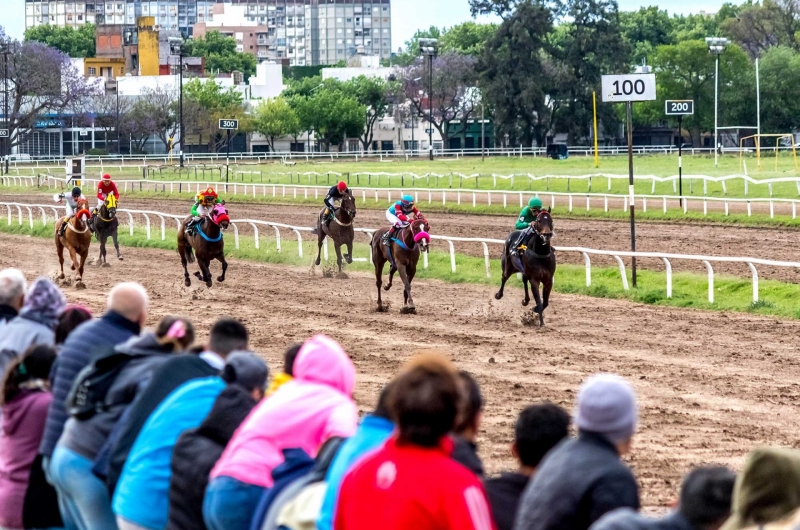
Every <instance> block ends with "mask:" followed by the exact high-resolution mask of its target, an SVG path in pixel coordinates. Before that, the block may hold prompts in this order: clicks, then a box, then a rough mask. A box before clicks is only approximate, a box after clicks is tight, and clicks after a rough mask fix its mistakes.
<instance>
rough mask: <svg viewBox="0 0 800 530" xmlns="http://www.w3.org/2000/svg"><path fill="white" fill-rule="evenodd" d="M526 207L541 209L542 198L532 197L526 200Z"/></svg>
mask: <svg viewBox="0 0 800 530" xmlns="http://www.w3.org/2000/svg"><path fill="white" fill-rule="evenodd" d="M528 207H529V208H539V209H540V210H541V209H542V199H540V198H539V197H534V198H532V199H531V200H529V201H528Z"/></svg>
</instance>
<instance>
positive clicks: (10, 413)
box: [3, 390, 46, 436]
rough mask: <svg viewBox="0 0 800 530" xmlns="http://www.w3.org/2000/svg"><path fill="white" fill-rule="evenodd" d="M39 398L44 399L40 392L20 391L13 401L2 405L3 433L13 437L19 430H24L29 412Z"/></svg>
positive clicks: (28, 419) (42, 393)
mask: <svg viewBox="0 0 800 530" xmlns="http://www.w3.org/2000/svg"><path fill="white" fill-rule="evenodd" d="M40 395H41V396H40ZM40 397H41V398H44V397H46V396H45V393H44V392H42V391H40V390H22V391H21V392H20V393H19V394H18V395H17V396H16V397H15V398H14V399H12V400H11V401H10V402H8V403H6V404H5V405H3V433H4V434H6V435H7V436H13V435H15V434H16V433H18V432H19V431H20V429H24V428H25V427H26V424H28V423H29V422H30V416H29V412H30V410H31V408H32V407H33V406H34V404H35V403H36V400H37V398H40Z"/></svg>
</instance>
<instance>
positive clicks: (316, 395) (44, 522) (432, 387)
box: [0, 269, 800, 530]
mask: <svg viewBox="0 0 800 530" xmlns="http://www.w3.org/2000/svg"><path fill="white" fill-rule="evenodd" d="M148 310H149V298H148V293H147V292H146V290H145V289H144V288H143V287H142V286H141V285H139V284H136V283H121V284H118V285H116V286H115V287H114V288H113V289H111V291H110V292H109V294H108V300H107V307H106V310H105V312H104V313H103V314H102V315H101V316H94V315H92V313H91V312H90V311H89V310H88V309H87V308H84V307H81V306H78V305H69V304H68V303H67V300H66V298H65V296H64V295H63V293H62V292H61V291H60V290H59V288H58V287H57V286H56V285H55V284H54V283H53V282H51V281H50V280H49V279H47V278H38V279H36V280H34V281H33V282H32V283H31V284H30V285H28V284H27V281H26V278H25V277H24V275H23V274H22V273H21V272H19V271H17V270H14V269H5V270H2V271H0V370H2V374H3V384H2V391H1V392H0V422H1V423H0V427H1V428H2V432H1V433H0V530H19V529H40V530H45V529H56V528H66V529H68V530H142V529H143V530H163V529H169V530H203V529H209V530H261V529H270V530H272V529H275V530H277V529H287V530H311V529H319V530H367V529H377V530H395V529H396V530H409V529H414V530H417V529H419V530H428V529H430V530H434V529H441V530H450V529H452V530H461V529H464V530H469V529H474V530H494V529H496V530H589V529H591V530H719V529H722V530H743V529H753V530H756V529H764V530H791V529H796V528H800V452H798V451H796V450H792V449H782V448H760V449H757V450H755V451H753V452H752V453H751V454H750V456H749V457H748V459H747V462H746V463H745V465H744V468H743V470H742V471H741V472H740V473H739V475H738V477H737V476H736V475H735V474H734V472H733V471H731V470H730V469H728V468H725V467H719V466H706V467H698V468H695V469H694V470H692V471H691V472H690V473H689V474H688V475H687V476H686V477H685V479H684V481H683V486H682V489H681V492H680V499H679V500H678V502H677V504H676V506H675V508H674V510H672V511H671V512H670V513H669V514H667V515H666V516H664V517H661V518H651V517H646V516H644V515H642V514H640V513H639V510H640V493H639V489H638V486H637V481H636V478H635V476H634V473H633V472H632V470H631V469H630V468H629V467H628V466H627V465H626V463H625V461H624V460H623V457H624V456H625V455H627V454H628V453H630V452H631V451H633V450H634V447H635V446H634V439H635V437H636V430H637V422H638V408H637V400H636V395H635V392H634V390H633V387H632V386H631V385H630V384H629V383H628V382H627V381H626V380H624V379H623V378H621V377H618V376H615V375H610V374H598V375H595V376H592V377H589V378H588V379H587V380H586V381H585V382H584V383H583V385H582V386H581V387H580V389H579V391H578V394H577V399H576V403H575V409H574V411H573V413H572V414H569V413H568V412H567V411H565V410H564V409H563V408H561V407H559V406H557V405H555V404H552V403H538V404H532V405H530V406H528V407H527V408H525V409H524V410H522V412H521V413H520V414H519V416H518V418H517V421H516V424H515V427H514V441H513V443H512V445H511V447H510V454H511V455H513V457H514V459H515V460H516V462H517V468H516V469H515V470H513V471H509V472H507V473H502V474H500V475H498V476H493V477H488V476H486V473H485V471H484V466H483V464H482V462H481V459H480V457H479V454H478V450H477V439H478V433H479V432H480V427H481V419H482V415H483V409H484V399H483V396H482V395H481V389H480V385H479V384H478V382H477V381H476V380H475V379H474V378H473V377H472V376H471V375H470V374H469V373H467V372H464V371H458V370H457V369H456V368H455V367H454V366H453V364H452V363H451V362H450V361H449V360H448V359H447V358H446V357H445V356H443V355H440V354H437V353H423V354H419V355H417V356H415V357H413V358H412V359H411V360H410V361H409V362H408V363H407V364H406V365H405V366H404V367H403V369H402V370H401V371H400V373H399V374H397V375H396V377H394V378H393V379H392V380H391V381H387V382H386V384H385V386H384V387H383V389H382V391H381V392H380V396H379V398H378V401H377V403H376V404H375V407H374V410H373V411H372V412H371V413H369V414H367V415H365V416H364V417H363V418H361V419H359V415H358V409H357V407H356V405H355V403H354V401H353V397H352V396H353V390H354V388H355V380H356V370H355V367H354V365H353V363H352V362H351V360H350V358H349V356H348V355H347V353H346V352H345V351H344V349H343V348H342V346H341V345H340V344H338V343H337V342H336V341H335V340H333V339H332V338H330V337H327V336H324V335H317V336H314V337H311V338H309V339H308V340H307V341H305V342H304V343H303V344H300V345H293V346H291V347H289V348H288V349H287V350H286V353H285V355H284V360H283V366H282V368H281V372H280V373H277V374H270V371H269V369H268V367H267V364H266V363H265V362H264V361H263V360H262V359H261V358H260V357H259V356H257V355H256V354H254V353H253V352H251V351H250V349H249V339H248V331H247V329H246V328H245V326H244V325H242V324H241V323H240V322H238V321H237V320H235V319H230V318H222V319H220V320H218V321H217V322H216V323H215V324H214V325H213V327H212V328H211V330H210V332H209V334H208V340H207V342H206V344H203V345H197V344H196V343H195V334H196V330H195V328H194V326H193V325H192V322H191V321H190V320H189V319H187V318H184V317H174V316H168V317H164V318H162V319H161V320H160V321H159V322H158V323H157V325H156V326H155V328H154V329H153V330H148V329H146V328H145V323H146V322H147V319H148ZM571 431H574V432H575V435H574V436H573V435H571Z"/></svg>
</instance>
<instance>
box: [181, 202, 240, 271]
mask: <svg viewBox="0 0 800 530" xmlns="http://www.w3.org/2000/svg"><path fill="white" fill-rule="evenodd" d="M191 219H192V218H191V216H190V217H187V218H186V219H184V221H183V223H181V227H180V229H179V230H178V254H180V256H181V264H182V265H183V273H184V274H183V277H184V280H185V283H186V287H189V286H190V285H192V281H191V280H190V279H189V271H188V270H187V269H186V264H187V263H194V261H195V254H196V255H197V266H198V267H199V268H200V272H195V273H194V275H195V276H197V278H198V279H199V280H200V281H203V282H206V287H211V271H210V270H209V269H208V267H209V265H210V264H211V262H212V261H213V260H215V259H216V260H219V262H220V263H222V275H221V276H219V277H218V278H217V281H218V282H224V281H225V271H227V270H228V262H227V261H225V241H223V239H222V231H223V230H227V228H228V226H229V225H230V222H231V218H230V217H228V209H227V208H225V205H224V203H223V204H216V205H214V208H213V209H212V210H211V212H210V213H209V214H207V215H206V216H205V217H203V218H202V219H201V220H200V222H199V223H197V225H195V227H194V231H193V232H192V233H191V234H187V233H186V223H188V222H189V221H190V220H191Z"/></svg>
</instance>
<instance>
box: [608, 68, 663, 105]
mask: <svg viewBox="0 0 800 530" xmlns="http://www.w3.org/2000/svg"><path fill="white" fill-rule="evenodd" d="M602 91H603V101H604V102H606V103H614V102H626V101H653V100H654V99H656V75H655V74H627V75H604V76H603V86H602Z"/></svg>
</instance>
